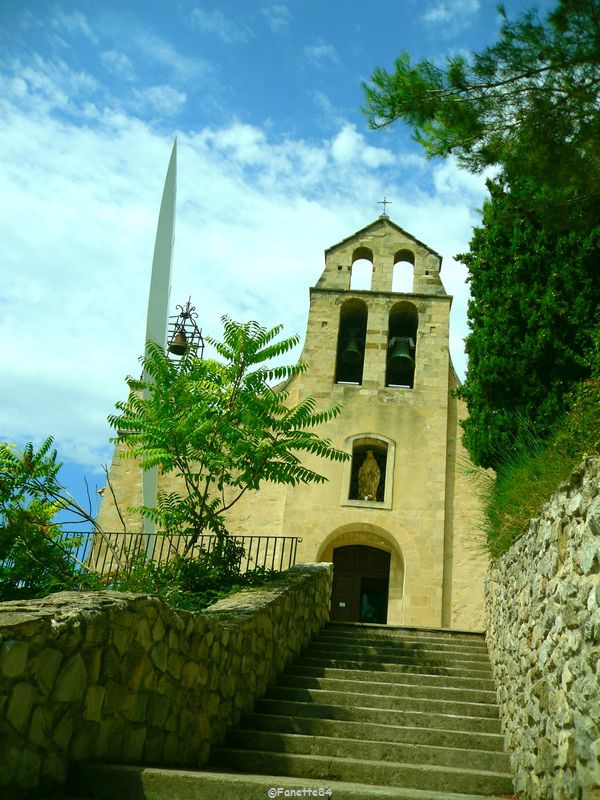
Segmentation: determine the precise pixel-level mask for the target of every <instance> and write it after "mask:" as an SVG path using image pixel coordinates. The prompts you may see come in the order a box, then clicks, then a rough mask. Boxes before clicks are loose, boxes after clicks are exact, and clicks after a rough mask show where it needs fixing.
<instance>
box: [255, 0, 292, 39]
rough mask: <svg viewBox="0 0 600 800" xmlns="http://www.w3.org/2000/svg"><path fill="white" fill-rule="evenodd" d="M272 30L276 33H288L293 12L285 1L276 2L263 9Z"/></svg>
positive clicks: (262, 11)
mask: <svg viewBox="0 0 600 800" xmlns="http://www.w3.org/2000/svg"><path fill="white" fill-rule="evenodd" d="M261 13H262V15H263V16H264V17H265V18H266V20H267V23H268V25H269V27H270V28H271V31H272V32H273V33H276V34H280V33H287V32H288V30H289V29H290V25H291V23H292V12H291V11H290V10H289V8H288V7H287V6H286V5H283V3H274V4H273V5H270V6H265V7H264V8H262V9H261Z"/></svg>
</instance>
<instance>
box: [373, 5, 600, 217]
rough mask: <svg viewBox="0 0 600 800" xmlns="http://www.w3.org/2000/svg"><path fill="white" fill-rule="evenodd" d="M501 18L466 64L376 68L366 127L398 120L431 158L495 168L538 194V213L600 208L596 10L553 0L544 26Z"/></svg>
mask: <svg viewBox="0 0 600 800" xmlns="http://www.w3.org/2000/svg"><path fill="white" fill-rule="evenodd" d="M499 11H500V13H501V14H502V17H503V24H502V27H501V30H500V33H499V37H498V41H497V42H496V44H494V45H493V46H492V47H489V48H487V49H485V50H484V51H483V52H481V53H474V54H472V57H471V58H470V59H468V58H465V57H464V56H462V55H456V56H452V57H449V58H447V59H446V66H445V68H441V67H438V66H437V65H436V64H434V63H433V62H431V61H422V62H420V63H418V64H416V65H414V66H413V65H411V61H410V56H409V55H408V54H407V53H402V54H401V55H400V57H399V58H398V59H397V61H396V63H395V69H394V71H393V72H391V73H390V72H388V71H386V70H385V69H383V68H381V67H378V68H376V69H375V71H374V73H373V75H372V78H371V84H370V85H369V84H364V85H363V88H364V90H365V93H366V109H365V110H366V113H367V115H368V120H369V124H370V125H371V127H373V128H380V127H383V126H386V125H389V124H391V123H392V122H394V121H395V120H403V121H404V122H405V123H407V124H408V125H409V126H410V127H411V128H412V130H413V133H414V137H415V138H416V140H417V141H419V142H420V143H421V144H422V145H423V147H424V148H425V151H426V153H427V154H428V155H429V156H448V155H451V154H453V155H455V156H456V157H457V159H458V161H459V163H460V164H462V165H463V166H466V167H467V168H468V169H470V170H472V171H481V170H482V169H484V168H485V167H487V166H490V165H501V166H502V168H503V169H504V172H505V176H506V177H507V179H508V180H509V181H510V183H511V185H514V183H515V182H519V181H521V180H522V179H525V180H527V181H529V191H531V188H532V186H534V187H535V191H534V192H533V193H532V195H531V201H532V202H534V201H535V200H537V201H538V203H539V205H540V207H543V206H544V205H545V206H547V205H548V203H549V202H551V204H552V206H553V207H557V208H560V209H562V211H561V214H562V215H564V213H565V212H564V209H569V208H571V207H572V206H580V205H581V206H583V208H587V207H588V206H589V204H590V203H592V205H593V206H594V207H595V208H597V202H598V194H599V192H600V169H599V164H598V159H599V155H600V106H599V104H598V93H599V90H600V4H599V3H598V0H559V2H558V4H557V6H556V8H555V9H554V10H553V11H552V12H551V13H550V14H548V16H547V17H546V19H545V20H543V21H541V20H540V19H539V17H538V15H537V12H536V11H535V10H532V11H528V12H527V13H525V14H524V15H522V16H521V17H520V18H519V19H518V20H516V21H515V22H511V21H509V20H508V19H507V17H506V14H505V12H504V9H503V7H502V6H499ZM581 213H582V211H581V209H579V208H578V210H577V211H576V212H575V213H574V214H573V217H572V218H571V220H570V224H571V225H572V224H573V221H574V220H575V221H576V220H577V217H578V215H580V214H581ZM559 218H560V217H559V215H558V214H557V219H559Z"/></svg>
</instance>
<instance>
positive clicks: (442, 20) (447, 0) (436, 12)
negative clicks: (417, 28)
mask: <svg viewBox="0 0 600 800" xmlns="http://www.w3.org/2000/svg"><path fill="white" fill-rule="evenodd" d="M479 7H480V0H435V2H434V3H433V4H430V5H429V8H428V9H427V10H426V11H425V13H424V14H423V16H422V19H423V21H424V22H426V23H428V24H431V25H435V26H436V27H439V28H440V30H441V31H442V32H443V35H445V36H454V35H456V34H457V33H458V32H459V31H461V30H463V29H464V28H467V27H468V26H469V25H471V24H472V23H473V22H474V18H475V16H476V14H477V13H478V12H479Z"/></svg>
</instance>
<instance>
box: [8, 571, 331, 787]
mask: <svg viewBox="0 0 600 800" xmlns="http://www.w3.org/2000/svg"><path fill="white" fill-rule="evenodd" d="M331 580H332V566H331V565H330V564H303V565H301V566H296V567H293V568H292V569H290V570H288V572H286V573H283V574H282V577H281V578H280V579H279V580H277V581H276V582H275V583H273V584H270V585H269V586H267V587H263V588H260V589H256V590H249V591H244V592H240V593H239V594H237V595H233V596H231V597H229V598H226V599H224V600H221V601H220V602H218V603H216V604H215V605H213V606H211V607H210V608H208V609H206V610H205V611H202V612H195V613H194V612H188V611H182V610H178V609H173V608H171V607H169V606H167V605H166V604H165V603H163V602H162V601H161V600H160V599H158V598H156V597H151V596H148V595H134V594H128V593H110V592H98V593H78V592H61V593H60V594H55V595H52V596H50V597H47V598H45V599H43V600H30V601H23V602H9V603H0V795H2V796H3V797H7V796H8V797H28V796H30V795H31V791H32V790H34V789H37V788H44V789H46V788H48V789H50V788H52V787H54V786H61V785H63V784H64V782H65V780H66V775H67V769H68V765H69V763H70V762H71V761H82V760H85V761H111V762H114V763H129V764H151V765H156V766H160V765H162V766H166V765H170V766H188V767H199V766H202V765H204V764H205V763H206V761H207V758H208V754H209V749H210V746H211V745H212V744H216V743H219V742H221V740H222V739H223V736H224V734H225V731H226V729H227V728H228V727H229V726H231V725H234V724H236V723H237V722H238V720H239V717H240V715H241V713H242V712H244V711H248V710H250V709H251V708H252V706H253V703H254V699H255V698H256V697H257V696H259V695H261V694H263V693H264V691H265V690H266V688H267V687H268V686H269V684H270V683H272V682H273V680H274V679H275V677H276V676H277V674H278V673H279V672H281V671H282V669H283V668H284V666H285V665H286V664H287V663H288V662H289V661H290V660H291V659H292V658H293V657H294V656H295V655H297V654H298V653H299V652H300V650H301V649H302V648H303V647H304V646H305V645H306V644H307V643H308V641H309V639H310V638H311V636H312V635H313V634H314V633H316V632H317V631H319V630H320V628H321V627H322V626H323V624H324V623H325V621H326V620H327V619H328V618H329V604H330V596H331Z"/></svg>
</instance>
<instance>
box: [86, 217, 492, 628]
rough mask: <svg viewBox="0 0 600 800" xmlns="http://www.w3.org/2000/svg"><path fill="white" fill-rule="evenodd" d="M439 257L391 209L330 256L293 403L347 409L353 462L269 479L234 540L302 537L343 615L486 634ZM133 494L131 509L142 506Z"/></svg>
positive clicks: (119, 481) (232, 520) (472, 488)
mask: <svg viewBox="0 0 600 800" xmlns="http://www.w3.org/2000/svg"><path fill="white" fill-rule="evenodd" d="M441 261H442V259H441V257H440V256H439V255H438V254H437V253H436V252H435V251H433V250H432V249H431V248H429V247H428V246H427V245H425V244H423V243H422V242H420V241H418V240H417V239H415V238H414V237H413V236H411V235H410V234H409V233H407V232H406V231H404V230H403V229H402V228H400V227H399V226H398V225H396V224H395V223H394V222H392V221H391V220H390V219H389V217H388V216H387V215H386V214H382V215H381V216H380V217H379V218H378V219H377V220H375V221H374V222H373V223H372V224H370V225H368V226H367V227H365V228H363V229H362V230H359V231H357V232H356V233H354V234H352V235H351V236H349V237H348V238H346V239H344V240H343V241H341V242H339V243H338V244H335V245H333V246H332V247H330V248H329V249H328V250H326V251H325V269H324V270H323V273H322V275H321V277H320V279H319V281H318V282H317V285H316V286H315V287H313V288H311V290H310V310H309V316H308V327H307V333H306V339H305V343H304V348H303V351H302V355H301V360H302V361H303V362H305V363H306V364H307V365H308V369H307V370H306V372H304V373H303V374H302V375H299V376H296V377H295V378H293V379H292V380H291V381H290V382H289V383H288V385H287V386H286V389H287V391H288V392H289V395H290V401H291V402H294V403H296V402H298V401H299V400H301V399H302V398H303V397H305V396H306V395H312V396H313V397H314V398H315V399H316V400H317V403H318V406H319V407H320V408H325V407H329V406H332V405H334V404H336V403H341V404H342V412H341V414H340V415H339V416H338V417H337V418H336V419H335V420H333V421H332V422H330V423H328V424H327V426H326V428H325V427H324V428H323V430H321V431H320V433H322V434H323V435H326V436H327V437H328V438H329V439H330V440H331V441H332V443H333V444H334V445H335V446H336V447H338V448H340V449H343V450H346V451H347V452H348V453H351V454H352V459H351V461H347V462H345V463H338V462H329V461H325V460H322V459H319V458H318V457H316V456H314V457H310V456H306V457H305V459H304V460H305V462H306V464H307V466H309V467H311V468H314V469H315V470H316V471H318V472H321V474H323V475H325V476H326V477H327V478H328V481H327V482H326V483H325V484H315V485H310V486H304V485H300V486H296V487H287V486H277V485H273V484H265V485H264V486H263V488H262V489H261V490H260V491H259V492H255V493H248V494H246V495H245V496H244V497H243V498H242V500H241V501H240V502H239V503H238V504H237V505H235V506H234V507H233V508H232V509H231V511H230V512H229V513H228V517H227V527H228V530H229V531H230V532H231V533H232V534H270V535H277V536H299V537H301V538H302V542H301V543H300V544H299V546H298V552H297V561H298V562H313V561H332V562H333V563H334V584H333V593H332V608H331V618H332V619H334V620H346V621H363V622H378V623H388V624H395V625H414V626H425V627H435V628H438V627H446V628H454V629H466V630H482V629H483V628H484V619H483V578H484V574H485V571H486V568H487V556H486V555H485V553H484V551H483V547H482V545H481V536H482V535H481V534H480V532H479V526H480V523H481V502H480V500H479V495H478V492H477V487H476V485H475V484H474V481H473V477H472V476H470V475H469V474H468V472H467V469H466V467H468V464H469V461H468V456H467V454H466V452H465V451H464V449H463V448H462V445H461V443H460V435H461V428H460V425H459V420H460V419H461V417H463V416H464V415H465V413H466V411H465V408H464V404H463V403H462V402H461V401H459V400H457V399H456V398H455V397H453V396H452V390H453V389H455V388H456V387H457V386H458V379H457V377H456V374H455V372H454V368H453V366H452V362H451V359H450V354H449V347H448V339H449V314H450V305H451V302H452V298H451V297H450V296H449V295H448V294H447V293H446V291H445V289H444V286H443V284H442V281H441V279H440V268H441ZM357 262H360V263H361V265H363V266H364V264H365V262H369V263H370V265H372V272H371V281H370V288H368V289H365V288H363V289H353V288H351V282H352V283H354V282H353V281H352V280H351V279H352V272H353V267H355V265H356V264H357ZM399 268H404V269H408V270H410V271H412V273H413V282H412V289H411V291H403V292H397V291H393V290H392V284H393V276H394V270H395V269H399ZM405 288H406V287H405ZM121 463H122V462H121ZM121 469H123V467H121ZM117 470H119V467H118V465H117V462H116V460H115V462H114V463H113V468H112V470H111V477H112V478H113V484H114V485H115V486H116V487H117V488H118V487H121V488H124V487H125V483H126V482H124V481H123V478H124V473H123V472H122V473H121V475H117V474H115V471H117ZM138 473H139V470H138ZM136 483H137V485H138V487H139V480H136ZM128 485H129V486H130V488H132V484H131V482H129V484H128ZM106 494H107V495H108V493H106ZM126 494H127V495H128V496H126V497H120V498H119V499H120V500H121V501H123V505H133V504H135V503H136V502H137V498H136V497H133V496H131V492H130V491H127V492H126ZM111 504H112V501H111V499H110V498H109V497H108V496H105V499H104V501H103V507H102V509H101V513H100V520H99V521H100V522H101V524H103V525H104V526H105V528H106V529H112V530H116V529H117V528H116V527H115V526H114V525H111V521H112V518H113V517H114V509H113V508H112V505H111Z"/></svg>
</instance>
